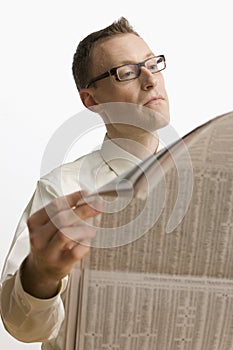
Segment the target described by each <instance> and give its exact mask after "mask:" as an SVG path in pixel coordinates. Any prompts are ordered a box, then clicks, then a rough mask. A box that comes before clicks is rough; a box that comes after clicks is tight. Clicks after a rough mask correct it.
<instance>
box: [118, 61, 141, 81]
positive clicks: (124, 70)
mask: <svg viewBox="0 0 233 350" xmlns="http://www.w3.org/2000/svg"><path fill="white" fill-rule="evenodd" d="M137 69H138V67H137V66H136V65H133V64H130V65H126V66H122V67H120V68H118V71H117V74H118V78H119V79H120V80H129V79H133V78H135V77H136V76H137Z"/></svg>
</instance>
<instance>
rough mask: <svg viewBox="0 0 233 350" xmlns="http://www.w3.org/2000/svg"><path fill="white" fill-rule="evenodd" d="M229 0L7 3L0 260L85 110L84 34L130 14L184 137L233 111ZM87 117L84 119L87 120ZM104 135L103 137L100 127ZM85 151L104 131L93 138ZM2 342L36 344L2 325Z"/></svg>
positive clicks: (2, 20) (0, 107) (0, 16)
mask: <svg viewBox="0 0 233 350" xmlns="http://www.w3.org/2000/svg"><path fill="white" fill-rule="evenodd" d="M230 5H231V1H230V0H229V1H227V0H222V1H221V2H220V1H215V0H196V1H192V2H191V1H185V0H178V1H168V0H163V1H155V0H147V1H126V0H118V1H116V2H115V1H95V2H94V1H93V2H91V1H78V0H76V1H74V0H67V1H61V0H40V1H34V0H20V1H16V0H12V1H8V2H6V1H5V2H4V4H3V3H2V6H1V11H0V36H1V41H0V42H1V55H0V59H1V64H0V92H1V93H0V116H1V135H0V142H1V169H2V170H1V182H0V186H1V198H2V199H1V203H2V204H1V208H2V209H1V214H2V219H1V222H0V225H1V226H0V232H1V245H0V267H1V268H2V266H3V262H4V257H5V255H6V254H7V251H8V249H9V245H10V242H11V240H12V237H13V234H14V230H15V227H16V224H17V222H18V220H19V217H20V215H21V213H22V210H23V208H24V207H25V206H26V204H27V202H28V200H29V198H30V197H31V195H32V193H33V191H34V188H35V185H36V181H37V180H38V178H39V177H40V163H41V159H42V155H43V152H44V149H45V147H46V144H47V142H48V141H49V139H50V137H51V136H52V134H53V133H54V132H55V131H56V129H57V128H58V127H59V126H60V125H61V124H62V123H64V122H65V120H67V119H68V118H70V117H71V116H73V115H74V114H76V113H77V112H79V111H82V110H83V109H84V108H83V106H82V104H81V102H80V100H79V96H78V93H77V90H76V87H75V84H74V82H73V78H72V73H71V64H72V57H73V54H74V51H75V50H76V46H77V44H78V43H79V41H80V40H82V39H83V37H84V36H86V35H87V34H89V33H90V32H92V31H95V30H99V29H101V28H103V27H105V26H107V25H109V24H111V23H112V22H113V21H114V20H116V19H118V18H119V17H120V16H122V15H123V16H125V17H126V18H127V19H128V20H129V21H130V22H131V24H132V25H133V26H134V28H135V30H136V31H137V32H138V33H139V34H140V35H141V36H142V37H143V38H144V39H145V40H146V41H147V42H148V44H149V45H150V47H151V48H152V50H154V51H155V52H156V53H157V54H162V53H163V54H165V56H166V59H167V69H166V71H164V76H165V79H166V83H167V91H168V94H169V96H170V106H171V120H172V125H173V127H174V128H175V129H176V130H177V132H178V133H179V134H180V135H183V134H185V133H186V132H188V131H190V130H191V129H193V128H194V127H195V126H198V125H199V124H201V123H203V122H205V121H207V120H208V119H210V118H212V117H215V116H217V115H219V114H223V113H225V112H228V111H230V110H233V102H232V81H233V39H232V36H233V21H232V10H231V6H230ZM80 123H83V121H82V120H81V119H80ZM103 132H104V131H103V130H102V133H100V134H101V135H102V134H103ZM90 139H91V141H92V143H88V141H87V139H85V140H84V141H83V142H82V144H81V145H80V146H79V151H78V153H77V154H76V158H77V157H78V156H79V153H80V154H82V153H86V152H88V151H89V150H90V149H91V147H92V145H95V144H98V143H99V142H100V140H101V137H100V136H98V137H97V135H95V136H93V135H92V137H88V140H89V141H90ZM0 339H1V348H2V349H7V350H20V349H31V350H32V349H39V348H40V346H39V344H29V345H28V344H23V343H20V342H17V341H16V340H14V339H13V338H11V337H10V336H9V335H8V334H7V333H6V332H5V330H4V328H3V326H2V324H0Z"/></svg>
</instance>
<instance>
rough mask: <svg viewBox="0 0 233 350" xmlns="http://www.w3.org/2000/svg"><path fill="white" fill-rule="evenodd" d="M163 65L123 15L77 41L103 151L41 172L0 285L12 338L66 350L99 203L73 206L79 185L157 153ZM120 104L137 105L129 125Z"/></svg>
mask: <svg viewBox="0 0 233 350" xmlns="http://www.w3.org/2000/svg"><path fill="white" fill-rule="evenodd" d="M164 68H165V59H164V56H156V54H155V53H154V52H153V51H151V49H150V48H149V47H148V45H147V44H146V43H145V41H144V40H143V39H142V38H141V37H140V36H138V34H137V33H136V32H135V31H134V30H133V29H132V27H131V26H130V25H129V23H128V21H127V20H126V19H124V18H121V19H120V20H119V21H117V22H115V23H113V24H112V25H110V26H109V27H107V28H105V29H103V30H100V31H98V32H96V33H92V34H90V35H89V36H88V37H86V38H85V39H84V40H83V41H82V42H81V43H80V44H79V46H78V48H77V51H76V54H75V56H74V61H73V73H74V78H75V82H76V85H77V88H78V90H79V94H80V98H81V100H82V102H83V104H84V106H85V107H87V108H89V109H91V110H93V111H96V112H98V113H99V114H100V115H101V116H102V118H103V120H104V122H105V124H106V129H107V136H106V142H105V143H104V144H103V146H102V148H101V150H99V151H96V152H93V153H92V154H90V155H88V156H85V157H83V158H81V159H80V160H78V161H76V162H74V163H71V164H66V165H63V166H62V167H61V168H59V169H55V170H54V171H52V172H51V173H50V174H48V175H47V176H45V177H43V178H42V179H41V180H40V181H39V182H38V185H37V189H36V192H35V194H34V196H33V198H32V200H31V201H30V203H29V205H28V207H27V208H26V210H25V212H24V214H23V217H22V219H21V221H20V223H19V226H18V229H17V232H16V236H15V239H14V242H13V245H12V249H11V251H10V253H9V255H8V258H7V261H6V264H5V268H4V271H3V277H2V286H1V315H2V318H3V322H4V324H5V327H6V329H7V330H8V331H9V332H10V333H11V334H12V335H13V336H14V337H15V338H17V339H19V340H21V341H24V342H38V341H39V342H43V345H42V348H43V349H46V350H48V349H56V350H57V349H59V350H61V349H62V350H64V349H65V348H66V347H67V349H68V347H69V348H70V345H69V339H67V337H68V336H67V329H66V326H67V316H69V315H70V312H71V307H70V305H69V300H68V299H69V284H68V285H67V282H68V276H72V271H73V268H74V266H75V264H76V263H77V262H78V261H80V259H82V258H83V257H84V256H85V255H86V254H87V253H88V251H89V246H88V244H86V243H88V242H89V241H90V240H91V238H92V237H94V235H95V230H94V229H93V228H92V227H91V226H87V225H85V220H87V219H88V218H92V217H95V216H97V215H98V214H99V213H100V212H101V208H99V207H98V204H97V203H91V204H92V205H91V204H90V205H87V204H84V205H78V204H77V203H78V201H79V200H80V199H81V197H82V194H83V193H82V192H81V190H82V189H83V188H84V187H86V188H90V187H91V185H92V184H93V183H95V187H100V186H102V185H103V184H105V183H107V182H109V181H111V180H112V179H114V178H116V176H118V175H120V174H122V173H124V172H125V171H127V170H129V169H130V168H131V167H132V166H133V165H135V164H138V163H140V161H141V160H142V159H144V158H146V157H147V156H148V155H149V154H152V153H155V152H156V151H157V149H158V145H159V141H158V138H157V137H156V130H157V129H158V127H161V126H162V125H165V124H166V123H168V122H169V103H168V97H167V93H166V90H165V86H164V80H163V76H162V74H161V70H163V69H164ZM119 102H120V103H123V105H122V106H123V109H121V112H122V111H124V112H126V111H127V108H126V109H124V106H126V107H127V106H128V105H130V106H131V105H132V104H133V106H138V107H139V109H137V108H136V109H135V113H134V114H133V115H132V116H131V119H130V118H129V121H128V120H127V122H124V118H125V117H126V113H124V116H123V117H124V118H123V117H122V114H121V116H120V115H119V113H118V110H117V111H116V110H115V109H114V111H113V113H111V108H108V107H109V103H113V105H114V106H115V105H116V104H117V103H119ZM105 106H107V108H105ZM122 106H120V107H122ZM145 110H146V111H149V113H148V115H146V114H147V113H142V112H145ZM156 116H157V117H158V119H160V120H159V122H158V120H156ZM132 145H134V146H135V147H132ZM113 154H117V158H116V157H115V156H113ZM83 164H85V166H84V165H83ZM77 173H79V180H78V181H77V177H76V175H77ZM60 176H61V178H60ZM61 187H62V191H61ZM77 189H78V190H80V191H77ZM63 193H64V194H65V196H61V195H62V194H63ZM45 205H46V206H45ZM74 214H75V215H74ZM74 236H75V240H74V239H72V238H70V237H74ZM28 237H29V239H28ZM29 240H30V244H29Z"/></svg>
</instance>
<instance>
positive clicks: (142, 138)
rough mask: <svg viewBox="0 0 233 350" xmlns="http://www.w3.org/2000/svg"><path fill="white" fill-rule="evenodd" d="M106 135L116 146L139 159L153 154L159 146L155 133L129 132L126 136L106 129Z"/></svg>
mask: <svg viewBox="0 0 233 350" xmlns="http://www.w3.org/2000/svg"><path fill="white" fill-rule="evenodd" d="M107 135H108V137H109V138H110V139H111V140H112V141H113V142H115V143H116V144H117V145H118V146H120V147H121V148H123V149H124V150H125V151H127V152H129V153H131V154H132V155H134V156H135V157H137V158H139V159H141V160H144V159H146V158H148V157H149V156H150V155H152V154H155V153H156V151H157V149H158V146H159V139H158V136H157V134H156V133H144V134H138V135H136V134H135V133H131V134H128V135H127V136H126V135H122V134H117V133H113V132H110V131H108V132H107Z"/></svg>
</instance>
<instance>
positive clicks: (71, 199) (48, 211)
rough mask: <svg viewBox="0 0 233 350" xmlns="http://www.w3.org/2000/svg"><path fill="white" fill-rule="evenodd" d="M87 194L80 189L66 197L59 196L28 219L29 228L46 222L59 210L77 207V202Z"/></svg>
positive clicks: (31, 228)
mask: <svg viewBox="0 0 233 350" xmlns="http://www.w3.org/2000/svg"><path fill="white" fill-rule="evenodd" d="M84 195H86V191H78V192H74V193H71V194H69V195H67V196H64V197H58V198H56V199H54V200H53V201H52V202H50V203H49V204H48V205H47V206H45V207H44V208H41V209H40V210H38V211H37V212H36V213H34V214H33V215H32V216H30V218H29V219H28V221H27V224H28V227H29V230H33V228H34V227H36V226H40V225H44V224H46V223H47V222H48V221H49V220H50V218H51V217H53V216H55V215H56V214H57V213H58V212H60V211H62V210H66V209H69V208H73V207H75V204H76V203H77V202H78V201H79V200H80V199H81V198H82V197H83V196H84Z"/></svg>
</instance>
